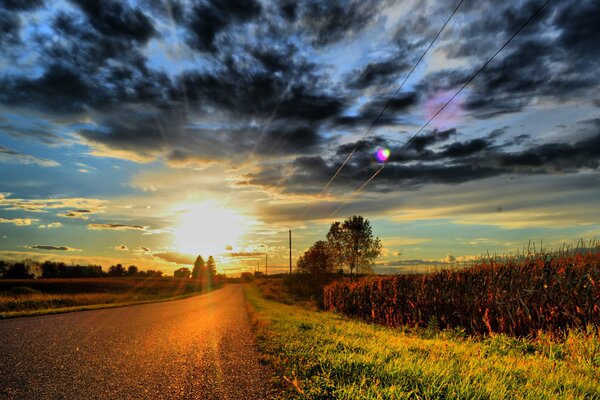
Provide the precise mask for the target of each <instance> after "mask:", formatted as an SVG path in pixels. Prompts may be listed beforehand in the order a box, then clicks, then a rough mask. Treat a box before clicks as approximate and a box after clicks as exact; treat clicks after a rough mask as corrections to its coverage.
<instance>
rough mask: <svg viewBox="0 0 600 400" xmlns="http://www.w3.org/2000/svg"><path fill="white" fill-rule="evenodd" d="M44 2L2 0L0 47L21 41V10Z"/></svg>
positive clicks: (35, 0)
mask: <svg viewBox="0 0 600 400" xmlns="http://www.w3.org/2000/svg"><path fill="white" fill-rule="evenodd" d="M43 4H44V1H43V0H3V1H2V2H0V49H7V48H9V47H11V46H14V45H17V44H19V43H20V42H21V38H20V31H21V25H22V21H21V17H20V16H19V14H18V13H19V12H21V11H31V10H33V9H36V8H38V7H40V6H42V5H43Z"/></svg>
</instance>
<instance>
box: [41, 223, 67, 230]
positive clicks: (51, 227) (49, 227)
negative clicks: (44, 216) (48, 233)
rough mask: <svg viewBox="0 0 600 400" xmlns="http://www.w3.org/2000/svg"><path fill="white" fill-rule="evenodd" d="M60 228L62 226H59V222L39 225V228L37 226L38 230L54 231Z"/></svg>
mask: <svg viewBox="0 0 600 400" xmlns="http://www.w3.org/2000/svg"><path fill="white" fill-rule="evenodd" d="M62 226H63V224H61V223H60V222H51V223H49V224H46V225H40V226H38V228H39V229H56V228H60V227H62Z"/></svg>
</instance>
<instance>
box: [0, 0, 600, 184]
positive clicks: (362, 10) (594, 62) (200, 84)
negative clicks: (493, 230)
mask: <svg viewBox="0 0 600 400" xmlns="http://www.w3.org/2000/svg"><path fill="white" fill-rule="evenodd" d="M41 3H42V2H39V1H37V2H36V1H30V2H16V1H8V2H4V3H3V4H4V8H5V10H6V12H4V13H1V14H0V31H2V30H1V26H2V23H3V22H2V18H5V19H6V18H8V19H7V21H8V22H7V24H8V25H7V26H8V28H7V29H6V32H8V33H6V34H7V35H9V36H10V35H12V33H11V32H17V34H18V30H19V29H17V30H16V31H15V30H14V29H13V28H11V26H13V25H14V26H17V28H18V22H19V21H20V20H21V19H22V17H23V15H26V14H23V15H19V13H21V12H24V11H27V10H33V9H34V8H35V7H38V6H40V5H41ZM442 3H443V2H442ZM442 3H440V4H434V5H432V6H431V7H429V6H427V5H424V4H421V3H419V4H417V5H415V6H414V9H412V10H411V11H410V12H408V13H407V15H406V16H404V17H402V18H401V19H400V20H399V21H398V23H397V28H396V27H395V28H394V31H393V32H392V37H391V38H390V40H389V43H387V44H386V46H385V49H384V51H381V52H378V51H375V52H373V53H371V54H369V58H368V61H364V62H363V63H362V65H361V64H360V63H359V64H357V65H356V66H353V67H352V68H351V69H350V70H351V71H352V72H351V73H349V74H347V75H344V76H342V77H339V76H338V77H335V79H340V81H339V82H336V81H335V79H332V77H331V74H330V72H331V70H327V68H329V67H326V66H323V65H321V61H318V60H317V59H316V58H315V57H312V56H313V55H314V54H315V53H312V51H313V50H316V52H317V53H318V52H322V51H324V50H323V49H322V48H321V47H323V46H329V45H332V44H335V43H338V44H339V43H342V42H344V41H345V40H346V39H349V38H352V37H355V36H356V34H357V33H360V32H363V30H365V29H367V28H369V27H373V26H377V27H379V24H381V26H384V22H385V21H384V20H385V18H387V16H384V15H381V14H380V11H381V10H382V8H383V6H385V4H384V3H383V2H381V1H366V2H365V1H354V0H351V1H347V0H344V1H342V0H339V1H337V0H336V1H328V2H317V1H312V0H309V1H303V2H299V3H297V4H296V3H291V2H283V3H277V4H270V3H264V2H258V1H256V0H253V1H240V0H227V1H216V0H214V1H213V0H210V1H194V2H192V3H191V4H190V3H189V2H180V1H175V0H169V1H159V0H142V1H140V2H133V3H131V2H120V1H116V0H110V1H106V2H104V1H103V2H96V1H83V0H72V1H71V2H70V3H68V7H63V8H59V9H58V10H56V11H52V12H50V11H48V18H49V22H50V24H49V25H48V26H47V29H43V30H38V31H36V32H35V34H34V35H33V36H32V37H33V40H34V42H33V43H31V44H32V45H35V46H36V49H39V53H40V54H39V59H38V61H37V63H38V64H37V65H36V73H35V74H22V75H19V74H17V73H11V74H8V73H7V74H4V75H3V76H1V77H0V103H2V104H4V105H6V106H9V107H24V108H32V109H36V110H42V111H43V112H45V113H47V114H48V115H50V116H51V117H56V116H58V117H65V116H67V117H72V115H73V114H75V115H76V116H77V117H79V116H85V117H88V118H89V119H90V120H92V123H90V124H88V125H86V126H85V127H84V128H81V129H79V130H78V135H79V137H80V138H82V139H83V140H84V141H85V143H86V144H88V145H89V146H91V147H92V148H93V150H95V151H94V152H93V154H97V155H113V156H118V157H119V156H120V157H123V156H124V155H123V154H124V153H123V151H125V152H128V154H127V156H128V157H129V156H131V157H130V158H133V159H136V160H150V159H155V158H159V159H162V160H165V161H166V162H167V163H169V164H170V165H175V166H192V165H195V166H198V165H199V164H206V163H211V162H214V161H218V160H221V159H231V158H232V156H233V155H235V156H236V160H238V161H240V160H244V159H245V157H246V155H247V154H248V153H254V154H258V155H260V156H261V157H263V158H267V157H268V158H272V157H276V156H278V155H283V156H288V155H314V154H318V153H320V152H323V151H325V150H327V149H331V151H332V153H334V155H335V154H336V152H337V155H336V156H335V158H336V160H335V161H336V162H341V161H340V160H337V158H341V159H342V160H343V157H344V155H343V154H342V153H343V150H346V149H342V148H335V145H334V144H333V143H334V142H335V141H336V140H339V138H340V136H339V135H341V134H344V133H346V132H347V131H348V130H352V129H353V128H359V127H364V126H366V125H368V124H370V123H372V122H373V120H374V119H375V118H376V117H377V115H378V114H379V112H380V111H381V109H382V108H383V107H384V106H385V104H386V103H387V100H388V98H389V97H386V95H385V94H384V93H386V89H389V86H390V85H391V84H392V83H393V82H397V81H398V79H400V78H401V76H402V74H404V73H406V72H407V70H408V68H409V67H410V66H411V65H413V63H414V62H415V61H416V59H418V56H419V55H420V54H421V51H422V50H423V49H424V48H425V46H427V44H428V43H429V41H430V40H431V39H432V38H433V37H434V35H435V33H436V32H437V29H439V27H441V21H443V20H444V18H446V17H447V15H448V13H449V6H448V5H447V4H446V3H443V4H442ZM596 3H597V2H593V1H584V2H582V3H581V6H578V7H569V3H568V2H565V1H560V0H557V3H556V5H553V7H555V11H553V12H546V13H545V14H544V15H543V16H542V17H541V18H539V19H538V21H536V23H535V24H533V25H532V26H530V27H529V28H527V29H526V30H525V31H524V32H523V34H522V35H521V36H520V37H519V38H518V40H515V41H514V42H513V43H512V44H511V45H510V46H509V47H508V48H507V49H506V50H505V51H504V52H503V53H502V54H501V57H500V58H499V59H498V60H495V61H494V62H493V63H492V64H490V65H489V66H488V68H486V70H484V72H483V73H482V74H481V75H480V76H478V77H477V79H476V80H475V81H474V82H473V85H472V86H471V87H469V93H470V94H469V95H467V96H466V98H465V100H464V105H465V107H466V108H467V109H468V110H469V111H470V112H472V113H473V115H475V116H477V117H481V118H484V117H487V118H489V117H492V116H494V115H497V114H500V113H506V112H515V111H519V110H523V109H524V107H526V106H527V105H529V104H530V103H531V101H532V100H533V99H535V98H542V97H544V96H551V97H552V98H556V99H558V100H567V99H569V98H571V97H575V96H578V95H579V94H580V93H581V92H582V91H585V90H592V89H593V88H596V87H597V84H598V82H599V74H600V72H598V71H600V69H599V68H597V67H598V60H599V59H600V57H592V55H596V54H597V53H598V49H597V46H595V45H594V44H595V43H596V42H597V39H598V38H597V35H598V34H597V32H595V31H594V29H593V27H595V26H596V24H597V18H598V17H597V15H598V13H597V12H596V11H597V10H598V7H600V6H599V5H598V4H596ZM537 5H538V2H534V1H525V2H520V3H518V4H513V3H510V4H509V3H506V4H501V5H495V4H487V3H485V4H484V3H474V4H470V7H465V8H464V9H461V10H460V12H459V13H458V14H457V15H456V19H457V20H458V21H454V22H455V23H453V24H451V26H449V28H451V29H449V30H448V31H447V32H446V33H447V35H446V36H443V37H441V38H440V41H439V45H440V50H444V52H445V55H446V56H447V57H449V58H451V59H452V58H460V57H465V56H469V57H470V58H469V59H468V60H469V62H468V63H461V64H466V66H464V67H461V68H446V69H442V70H440V69H439V68H435V70H436V71H437V72H433V73H431V74H428V75H426V76H425V77H424V78H423V80H422V81H421V82H415V84H414V85H413V87H414V88H415V89H414V91H411V92H405V93H401V94H400V95H399V96H398V98H396V99H395V100H393V101H392V102H391V104H390V107H389V109H388V110H387V112H386V113H385V114H384V115H383V117H382V118H381V120H380V124H381V125H382V126H386V125H387V126H389V125H395V124H398V123H408V122H411V121H410V119H409V118H408V117H409V112H412V111H413V110H416V106H418V105H419V102H421V101H423V100H424V99H427V98H429V97H431V96H432V95H433V93H435V92H436V91H438V90H444V89H449V88H455V87H457V86H459V85H461V84H462V83H464V82H465V81H466V80H467V79H468V77H469V76H470V74H471V73H472V72H473V71H474V69H476V68H478V66H479V65H481V64H480V63H478V62H480V61H481V60H483V59H485V57H487V56H488V55H489V53H490V52H491V51H493V49H495V48H497V46H498V42H499V41H500V39H502V38H505V37H506V36H508V35H509V34H510V33H512V31H513V30H514V29H515V26H518V24H519V23H521V22H522V20H523V19H524V18H526V17H527V16H528V15H530V14H531V12H533V10H534V9H535V8H536V6H537ZM44 12H46V11H44ZM171 16H172V17H173V20H171V19H170V18H171ZM460 18H463V19H464V20H463V21H460ZM471 20H472V21H471ZM10 21H13V22H14V21H16V22H15V23H16V24H17V25H15V24H13V23H11V22H10ZM465 21H466V22H468V23H465ZM11 24H12V25H11ZM375 24H377V25H375ZM164 25H169V26H173V25H174V29H176V30H177V32H178V33H181V34H182V39H183V38H185V41H183V40H182V42H181V43H178V45H180V46H181V47H182V48H184V51H188V52H189V51H191V50H190V49H189V48H188V47H191V48H192V49H194V50H195V51H193V52H195V53H196V56H197V57H199V59H200V61H201V62H199V63H197V65H193V66H191V65H190V64H186V68H185V69H184V70H183V71H181V70H179V69H177V72H173V71H165V70H162V69H161V68H160V67H157V66H155V65H154V66H151V65H152V63H151V62H149V60H148V59H147V57H149V54H150V53H151V52H152V51H155V49H154V48H153V50H152V51H149V50H150V48H151V47H152V46H150V44H153V45H154V44H155V42H154V41H151V39H153V38H155V39H157V40H156V42H160V45H165V44H166V45H174V44H173V43H172V42H163V41H161V40H163V39H164V38H165V37H167V36H168V35H169V34H168V33H166V34H165V35H164V37H163V36H162V32H158V30H159V27H163V26H164ZM2 32H4V31H2ZM548 32H552V33H553V34H552V35H549V34H548ZM9 36H6V37H9ZM13 36H14V35H13ZM311 43H312V46H314V47H311ZM315 47H316V49H315ZM198 51H199V52H200V53H198ZM584 54H587V56H586V57H583V55H584ZM576 67H577V68H578V71H581V73H579V74H576V73H575V72H576V71H575V70H574V68H576ZM391 89H395V87H392V88H391ZM373 93H374V94H373ZM357 99H360V100H357ZM365 99H366V100H365ZM358 101H360V102H361V104H362V102H364V104H362V105H361V106H358V105H357V102H358ZM357 108H358V109H357ZM198 121H206V126H211V128H210V129H209V128H206V127H204V126H203V127H198V126H199V125H200V124H198ZM212 125H214V126H216V127H212ZM8 133H9V134H10V135H13V136H19V137H24V136H29V137H36V138H38V139H39V140H42V141H43V142H44V143H51V142H52V141H54V140H56V141H59V139H58V138H55V137H54V136H53V134H52V133H50V132H49V133H47V134H45V133H41V132H40V131H39V130H37V129H29V130H27V129H21V130H19V131H18V132H17V131H11V132H8ZM453 134H454V133H452V132H451V131H447V132H446V131H442V132H436V133H435V137H433V136H431V134H425V135H422V136H420V137H417V138H416V139H415V140H414V141H413V142H412V143H411V144H410V145H409V146H408V147H407V148H406V151H405V152H403V153H402V154H401V155H394V156H393V158H392V160H391V161H392V162H396V163H408V162H427V163H433V162H436V161H439V160H441V159H449V160H454V159H461V160H462V159H466V158H469V157H476V156H478V155H480V154H481V153H485V152H488V153H489V152H494V151H496V152H498V151H500V150H498V149H494V148H493V147H494V146H493V143H492V142H493V140H497V138H496V137H490V138H480V139H477V138H475V139H471V140H470V141H469V140H465V141H460V142H459V141H455V143H450V144H447V143H445V141H447V140H449V139H450V136H451V135H453ZM498 135H500V134H498ZM498 137H499V136H498ZM523 144H524V140H523V139H519V138H518V137H517V138H513V142H512V145H515V146H522V145H523ZM359 145H360V146H363V144H359ZM365 145H366V144H365ZM368 145H369V146H374V145H376V143H374V142H373V143H368ZM379 145H385V143H380V144H379ZM505 145H508V143H505ZM332 146H333V147H332ZM111 151H112V153H111ZM119 151H121V153H119ZM511 154H512V153H511ZM135 156H137V157H135ZM371 156H372V154H371V153H370V152H369V153H368V154H366V155H357V158H356V160H355V161H352V164H353V166H354V167H356V168H366V167H367V166H369V165H371V164H372V160H371ZM322 157H323V158H322V159H321V160H323V159H326V160H327V162H326V163H325V165H324V166H323V165H321V164H319V163H317V164H316V165H317V167H319V166H320V167H322V169H323V171H330V170H331V169H335V167H334V166H333V164H332V162H333V161H334V160H329V159H328V158H327V157H328V156H326V155H322ZM523 158H524V159H527V158H528V157H527V155H523ZM507 160H508V161H507ZM507 160H504V161H502V162H500V161H498V165H501V166H502V165H505V164H506V163H507V162H508V163H509V164H510V162H511V160H510V157H508V158H507ZM513 162H516V161H513ZM522 162H524V161H522ZM542 163H543V160H542ZM485 165H489V163H488V164H485ZM290 168H293V169H294V171H296V172H297V173H298V174H300V175H301V176H302V179H303V181H304V182H308V181H310V173H308V174H304V173H303V172H302V166H300V165H292V166H291V167H290ZM503 168H504V167H503ZM506 168H510V167H506ZM386 169H387V168H386ZM276 172H277V171H275V172H273V174H274V175H276ZM404 173H406V174H409V172H406V171H405V172H404ZM413 175H414V174H413ZM358 176H361V177H362V173H361V174H354V175H353V174H351V173H349V174H348V175H343V174H342V176H340V179H342V180H344V179H346V180H347V181H348V182H352V181H353V179H355V178H356V177H358ZM254 178H255V179H258V177H254ZM280 179H281V182H286V179H285V178H280ZM356 179H357V178H356ZM261 182H262V181H261Z"/></svg>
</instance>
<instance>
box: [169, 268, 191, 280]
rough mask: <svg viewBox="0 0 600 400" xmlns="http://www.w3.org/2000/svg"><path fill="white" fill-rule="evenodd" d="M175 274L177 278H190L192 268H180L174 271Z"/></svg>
mask: <svg viewBox="0 0 600 400" xmlns="http://www.w3.org/2000/svg"><path fill="white" fill-rule="evenodd" d="M173 276H174V277H175V278H189V277H190V269H189V268H185V267H183V268H179V269H176V270H175V272H173Z"/></svg>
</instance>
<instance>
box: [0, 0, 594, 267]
mask: <svg viewBox="0 0 600 400" xmlns="http://www.w3.org/2000/svg"><path fill="white" fill-rule="evenodd" d="M458 3H459V2H458V1H456V2H455V1H443V0H430V1H393V0H381V1H366V0H328V1H322V2H320V1H312V0H303V1H299V2H292V1H268V0H224V1H218V0H208V1H199V0H198V1H196V0H129V1H126V0H123V1H117V0H104V1H102V2H96V1H85V0H53V1H44V0H22V1H18V0H5V1H3V2H2V3H0V176H2V179H1V180H0V258H4V259H12V260H20V259H25V258H30V259H33V260H46V259H51V260H61V261H65V262H69V263H71V262H72V263H85V264H87V263H93V264H101V265H103V266H104V268H108V266H110V265H111V264H115V263H118V262H120V263H122V264H124V265H130V264H135V265H137V266H138V267H140V268H141V269H160V270H163V271H164V272H166V273H169V274H170V273H171V272H172V271H173V270H174V269H176V268H179V267H181V266H182V265H186V263H190V262H191V261H193V259H194V258H195V256H196V255H198V254H201V255H203V257H205V258H206V257H208V256H209V255H213V256H215V258H216V260H217V264H218V269H219V271H220V272H224V273H228V274H233V275H235V274H238V273H239V272H242V271H246V270H249V271H253V270H254V269H255V268H256V267H257V264H258V265H259V266H260V268H261V269H264V254H265V253H267V254H268V257H269V266H270V268H269V272H277V271H285V270H287V268H288V229H291V230H292V236H293V259H294V263H295V260H297V258H298V256H299V255H301V254H302V252H303V251H305V250H306V249H307V248H308V247H309V246H310V245H311V244H312V243H313V242H315V241H317V240H321V239H324V238H325V235H326V233H327V231H328V229H329V226H330V225H331V223H332V222H334V221H336V220H340V221H341V220H343V219H345V218H347V217H349V216H351V215H362V216H364V217H365V218H367V219H369V221H370V222H371V225H372V228H373V232H374V234H375V235H376V236H378V237H380V239H381V241H382V244H383V250H382V255H381V257H380V258H379V259H378V260H377V266H376V269H375V270H376V272H394V271H395V268H397V267H399V266H402V265H409V264H410V265H417V266H419V265H429V264H431V263H438V262H444V261H461V260H469V259H472V258H473V257H475V256H478V255H480V254H482V253H487V252H490V253H498V254H505V253H509V252H513V253H514V252H515V251H518V250H521V249H522V248H523V247H524V246H527V244H528V242H529V241H530V240H532V241H535V242H536V243H538V244H539V243H540V242H543V245H544V247H546V248H552V247H558V246H560V245H561V244H562V243H564V242H566V243H573V242H575V241H577V240H578V239H579V238H583V239H586V240H590V239H592V238H594V237H595V236H597V235H598V232H599V227H600V218H599V217H600V207H598V198H600V171H599V168H598V167H599V162H598V160H599V156H600V95H599V94H598V93H599V92H598V89H599V86H600V47H599V46H598V43H600V29H598V26H600V3H599V2H597V1H592V0H582V1H578V2H571V1H567V0H552V1H550V2H549V3H548V5H547V6H546V7H545V8H544V9H543V10H542V11H541V12H540V13H539V14H538V15H537V16H536V18H535V19H534V20H533V21H532V22H531V23H529V24H528V25H527V26H526V27H525V28H524V29H523V30H522V31H521V32H520V33H519V34H518V35H517V36H516V37H515V38H514V40H512V41H511V42H510V43H509V44H508V45H507V46H506V47H505V48H504V49H503V50H502V51H501V52H500V53H499V54H498V56H497V57H495V58H494V59H493V60H492V61H491V62H490V63H489V64H488V65H487V66H486V67H485V68H484V69H483V70H482V71H481V73H479V74H477V76H476V77H475V78H474V79H473V80H472V81H471V82H470V83H469V84H468V85H467V86H466V87H465V89H464V90H462V91H461V92H460V93H459V94H458V95H456V97H454V99H453V100H452V101H451V102H450V103H448V105H447V107H445V108H444V110H443V111H442V112H440V113H439V114H437V113H438V111H439V110H440V109H441V108H442V107H443V106H444V104H445V103H446V102H447V101H448V100H450V99H451V98H452V97H453V96H454V95H455V94H456V93H457V92H458V91H459V89H461V87H462V86H463V85H464V84H465V83H466V82H468V81H469V79H470V78H471V77H473V76H474V74H475V73H476V71H477V70H479V69H480V68H481V67H482V66H483V65H484V64H485V63H486V62H487V61H488V60H489V59H490V57H491V56H492V55H493V54H494V53H495V52H496V51H497V50H498V49H499V48H500V47H501V46H502V45H503V44H504V43H505V42H506V41H507V40H508V39H509V38H510V37H511V35H513V34H514V33H515V32H516V31H517V30H518V29H519V27H520V26H521V25H522V24H523V23H524V22H525V21H526V20H527V19H529V18H530V17H531V16H532V15H533V14H534V13H535V12H536V10H537V9H538V8H539V7H540V6H541V5H542V4H543V2H542V1H540V0H536V1H534V0H522V1H506V2H496V1H476V0H464V1H463V2H462V3H461V4H460V7H459V8H458V9H457V10H456V13H455V14H454V15H453V17H452V18H451V19H450V21H449V22H448V24H447V26H446V27H445V29H444V30H443V31H442V33H441V34H440V35H439V37H438V38H437V40H436V41H435V42H434V43H433V45H432V46H431V48H430V49H429V51H427V53H426V54H425V57H423V59H422V61H421V62H419V63H418V65H417V66H416V68H414V72H413V73H412V74H410V75H409V73H410V71H411V70H412V69H413V67H414V66H415V64H416V63H417V61H418V60H419V58H420V57H421V56H422V55H423V54H424V52H425V50H426V49H427V47H428V46H429V44H430V43H431V41H432V40H433V38H434V37H435V36H436V34H437V33H438V32H439V30H440V29H441V28H442V26H443V25H444V23H445V21H446V20H447V19H448V17H449V16H450V15H451V13H452V11H453V10H454V9H455V7H456V6H457V4H458ZM403 81H406V82H405V83H404V85H403V86H402V87H401V88H400V86H401V84H402V82H403ZM399 88H400V89H399ZM398 89H399V90H398ZM396 91H398V93H397V95H396V96H395V97H393V95H394V93H395V92H396ZM386 104H387V105H388V107H387V108H386V110H385V112H384V113H383V114H382V115H381V117H380V118H379V119H378V120H377V123H376V124H375V125H374V126H373V127H372V129H369V127H370V126H371V124H373V122H374V121H375V120H376V118H377V116H378V115H379V114H380V113H381V111H382V110H383V109H384V107H385V105H386ZM436 114H437V115H436ZM431 118H433V119H432V120H431V122H430V123H428V124H426V123H427V122H428V121H429V120H430V119H431ZM423 127H424V128H423ZM415 134H417V136H414V135H415ZM413 136H414V139H412V140H410V139H411V137H413ZM381 149H389V151H390V157H389V159H388V160H387V161H385V162H384V163H382V162H381V161H380V160H378V159H377V158H376V156H375V155H376V152H377V151H378V150H381ZM349 155H351V157H350V158H348V157H349ZM345 160H347V162H346V163H345V164H344V161H345ZM342 165H343V168H341V169H340V166H342ZM383 165H385V167H384V168H383V169H382V170H381V172H380V173H379V174H377V175H376V176H375V178H373V180H371V181H370V182H369V183H368V185H367V186H365V187H364V188H363V189H362V190H360V191H358V190H357V189H359V188H361V187H362V186H363V184H364V183H365V182H366V181H367V180H368V179H369V177H371V176H372V175H373V174H374V173H375V172H376V171H377V170H378V169H379V168H381V166H383ZM336 171H338V172H339V173H338V174H337V175H336ZM334 175H335V179H333V181H331V182H330V184H329V185H328V182H329V181H330V180H331V178H332V177H333V176H334Z"/></svg>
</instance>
